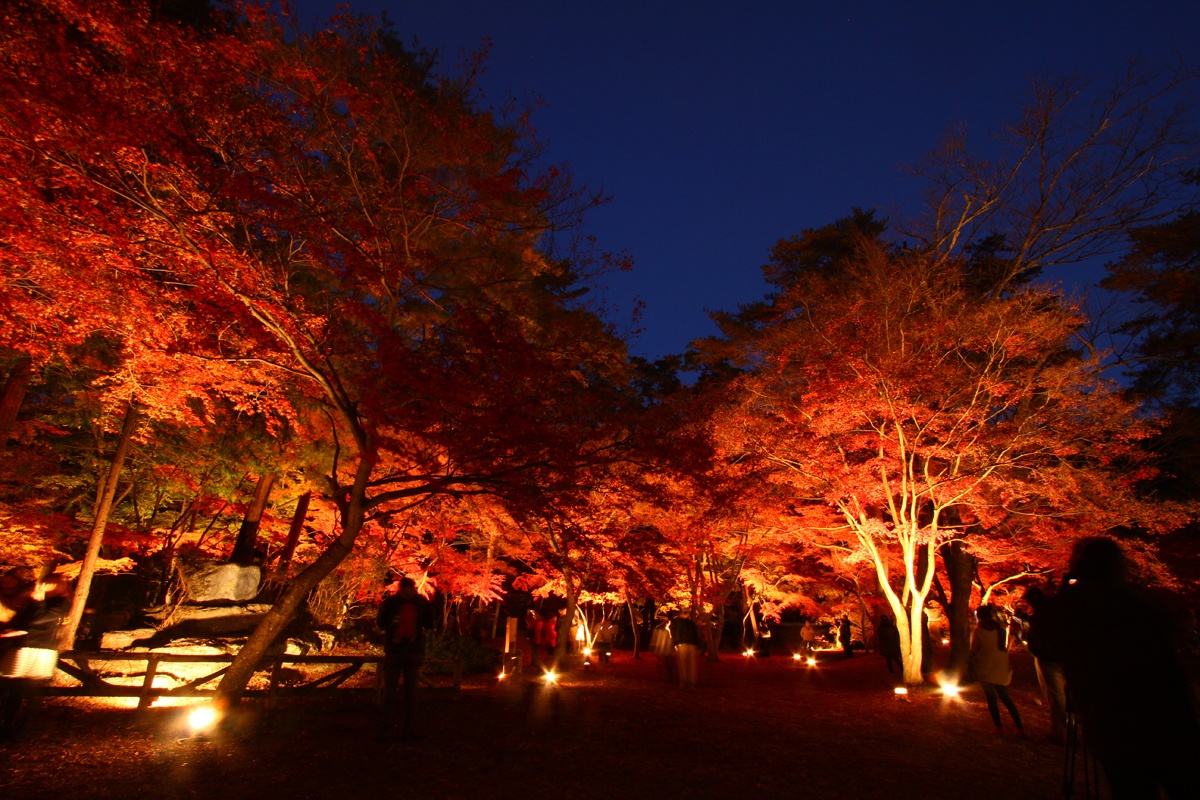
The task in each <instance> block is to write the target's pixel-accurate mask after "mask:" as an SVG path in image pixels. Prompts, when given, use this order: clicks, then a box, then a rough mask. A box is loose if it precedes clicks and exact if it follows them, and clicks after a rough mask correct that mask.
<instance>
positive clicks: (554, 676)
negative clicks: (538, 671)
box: [544, 670, 558, 686]
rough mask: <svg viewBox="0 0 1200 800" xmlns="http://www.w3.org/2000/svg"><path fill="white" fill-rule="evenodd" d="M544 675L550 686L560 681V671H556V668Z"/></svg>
mask: <svg viewBox="0 0 1200 800" xmlns="http://www.w3.org/2000/svg"><path fill="white" fill-rule="evenodd" d="M544 677H545V679H546V684H547V685H548V686H552V685H554V684H556V683H558V673H557V672H555V671H554V670H547V671H546V674H545V675H544Z"/></svg>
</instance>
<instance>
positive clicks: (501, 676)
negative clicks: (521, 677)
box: [497, 670, 508, 680]
mask: <svg viewBox="0 0 1200 800" xmlns="http://www.w3.org/2000/svg"><path fill="white" fill-rule="evenodd" d="M507 677H508V673H507V672H505V671H504V670H501V671H500V674H499V675H498V676H497V679H498V680H504V679H505V678H507Z"/></svg>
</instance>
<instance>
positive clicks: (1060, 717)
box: [1024, 586, 1067, 744]
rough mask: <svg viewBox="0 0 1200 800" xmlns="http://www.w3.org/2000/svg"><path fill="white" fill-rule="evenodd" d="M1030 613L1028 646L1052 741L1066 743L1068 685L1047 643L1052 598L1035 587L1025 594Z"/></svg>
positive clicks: (1027, 625) (1027, 623) (1027, 616)
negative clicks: (1048, 716) (1044, 702)
mask: <svg viewBox="0 0 1200 800" xmlns="http://www.w3.org/2000/svg"><path fill="white" fill-rule="evenodd" d="M1024 600H1025V604H1026V605H1027V606H1029V613H1028V614H1025V615H1024V619H1025V625H1026V627H1025V646H1026V647H1027V648H1029V653H1030V655H1032V656H1033V667H1034V669H1035V670H1037V679H1038V687H1039V688H1041V690H1042V698H1043V699H1044V700H1045V701H1046V707H1047V708H1048V709H1049V710H1050V737H1049V738H1050V741H1052V742H1054V743H1055V744H1065V743H1066V741H1067V684H1066V678H1065V677H1064V676H1063V668H1062V664H1060V663H1058V662H1057V661H1055V660H1054V658H1053V651H1052V649H1051V648H1050V647H1049V645H1048V644H1047V642H1046V625H1047V615H1048V613H1049V608H1050V598H1049V597H1047V596H1046V593H1045V592H1044V591H1042V590H1041V589H1039V588H1037V587H1036V586H1034V587H1033V588H1031V589H1029V590H1027V591H1026V592H1025V596H1024Z"/></svg>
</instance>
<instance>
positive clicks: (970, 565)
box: [938, 540, 976, 677]
mask: <svg viewBox="0 0 1200 800" xmlns="http://www.w3.org/2000/svg"><path fill="white" fill-rule="evenodd" d="M938 552H939V555H941V557H942V563H943V564H945V565H946V581H947V583H948V584H949V585H950V597H949V598H948V600H949V603H948V605H947V608H946V619H947V621H948V622H949V623H950V665H949V666H948V667H947V672H949V673H950V674H951V675H953V676H956V677H962V676H963V675H965V674H966V672H967V664H968V662H970V660H971V586H972V583H973V581H974V578H975V569H976V560H975V556H974V555H972V554H971V553H970V552H969V551H968V550H967V548H966V546H965V544H964V543H963V542H962V541H961V540H955V541H953V542H946V543H945V544H943V545H942V546H941V547H940V548H939V549H938Z"/></svg>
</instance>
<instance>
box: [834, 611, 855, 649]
mask: <svg viewBox="0 0 1200 800" xmlns="http://www.w3.org/2000/svg"><path fill="white" fill-rule="evenodd" d="M852 635H853V634H852V628H851V627H850V618H849V617H842V622H841V624H840V625H838V644H840V645H841V646H842V652H843V653H845V654H846V658H854V650H853V649H852V648H851V647H850V638H851V636H852Z"/></svg>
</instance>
